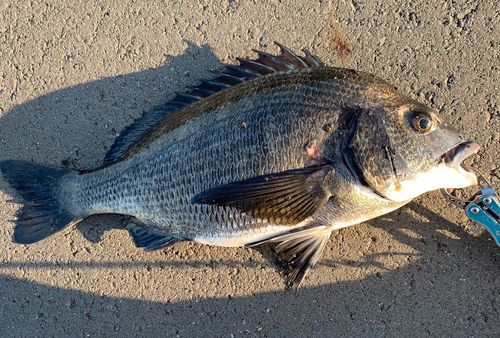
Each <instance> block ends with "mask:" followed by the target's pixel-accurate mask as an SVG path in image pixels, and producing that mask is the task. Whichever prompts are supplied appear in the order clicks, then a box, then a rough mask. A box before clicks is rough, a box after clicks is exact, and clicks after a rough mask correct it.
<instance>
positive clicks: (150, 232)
mask: <svg viewBox="0 0 500 338" xmlns="http://www.w3.org/2000/svg"><path fill="white" fill-rule="evenodd" d="M125 228H126V229H127V230H128V232H129V233H130V236H131V237H132V240H133V241H134V243H135V245H136V246H137V247H138V248H144V250H145V251H155V250H160V249H163V248H166V247H169V246H171V245H174V244H175V243H179V242H183V241H184V240H185V239H182V238H179V237H176V236H175V235H173V234H169V233H165V232H162V231H158V230H154V229H146V228H143V227H140V226H138V225H135V224H133V223H129V224H127V226H126V227H125Z"/></svg>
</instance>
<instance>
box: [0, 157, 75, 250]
mask: <svg viewBox="0 0 500 338" xmlns="http://www.w3.org/2000/svg"><path fill="white" fill-rule="evenodd" d="M0 171H1V172H2V174H3V177H4V179H5V180H6V181H7V182H8V183H9V184H10V185H11V186H12V188H14V189H16V190H17V192H18V193H19V195H21V197H22V198H23V199H24V200H25V201H26V202H25V203H24V206H23V207H22V208H21V209H20V210H19V211H18V212H17V213H16V216H17V220H16V221H15V224H16V227H15V228H14V242H15V243H20V244H31V243H35V242H38V241H40V240H42V239H44V238H47V237H49V236H50V235H52V234H55V233H56V232H59V231H61V230H63V229H65V228H66V227H68V226H70V225H72V224H75V223H77V222H79V221H80V220H81V219H80V218H78V217H76V216H74V215H72V214H71V213H70V212H69V211H67V210H65V208H64V206H63V205H62V203H61V202H60V201H59V200H57V197H56V193H55V192H56V189H58V187H59V181H60V179H61V178H62V177H63V176H64V175H66V174H69V173H71V172H73V170H70V169H61V168H57V167H52V166H47V165H43V164H37V163H31V162H24V161H14V160H8V161H3V162H0Z"/></svg>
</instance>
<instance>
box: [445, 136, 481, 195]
mask: <svg viewBox="0 0 500 338" xmlns="http://www.w3.org/2000/svg"><path fill="white" fill-rule="evenodd" d="M480 148H481V147H480V146H479V144H477V143H475V142H472V141H467V142H463V143H460V144H458V145H456V146H455V147H453V148H451V149H450V150H448V151H447V152H446V153H444V154H443V155H441V161H440V164H443V165H444V166H446V167H448V168H452V169H455V170H456V171H458V173H459V174H460V175H462V176H463V177H464V178H465V179H467V181H468V182H469V183H470V184H471V185H477V177H476V175H475V174H474V173H473V172H470V171H468V170H466V169H465V168H464V167H462V162H463V161H464V160H465V159H466V158H468V157H469V156H471V155H474V154H476V153H477V152H478V151H479V149H480Z"/></svg>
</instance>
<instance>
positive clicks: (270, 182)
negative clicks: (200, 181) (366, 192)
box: [191, 165, 333, 224]
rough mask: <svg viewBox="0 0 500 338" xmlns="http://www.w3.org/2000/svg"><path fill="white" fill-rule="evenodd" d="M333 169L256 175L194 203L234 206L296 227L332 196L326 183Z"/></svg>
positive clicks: (212, 191)
mask: <svg viewBox="0 0 500 338" xmlns="http://www.w3.org/2000/svg"><path fill="white" fill-rule="evenodd" d="M332 170H333V168H332V167H331V166H329V165H324V166H320V167H311V168H304V169H295V170H288V171H284V172H280V173H276V174H270V175H263V176H257V177H253V178H249V179H247V180H244V181H239V182H233V183H229V184H226V185H222V186H219V187H216V188H212V189H208V190H205V191H203V192H201V193H199V194H198V195H196V196H195V197H193V199H192V200H191V203H198V204H211V205H219V206H231V207H234V208H237V209H238V210H240V211H242V212H246V213H249V214H251V215H252V216H254V217H257V218H262V219H267V220H269V221H272V222H275V223H278V224H297V223H300V222H302V221H303V220H305V219H306V218H308V217H309V216H311V215H313V214H314V213H316V211H317V210H318V209H319V208H321V207H322V206H323V204H324V203H325V202H326V201H327V200H328V198H329V197H330V193H329V192H328V191H326V190H325V184H324V183H323V181H324V178H325V177H326V175H328V174H329V173H330V172H331V171H332Z"/></svg>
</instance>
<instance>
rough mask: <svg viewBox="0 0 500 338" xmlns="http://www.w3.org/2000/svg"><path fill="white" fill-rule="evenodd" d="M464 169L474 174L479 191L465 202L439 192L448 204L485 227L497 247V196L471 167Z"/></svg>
mask: <svg viewBox="0 0 500 338" xmlns="http://www.w3.org/2000/svg"><path fill="white" fill-rule="evenodd" d="M464 168H465V169H466V170H468V171H472V172H474V173H475V174H476V176H477V181H478V186H479V188H480V189H481V191H480V192H478V193H476V194H475V195H473V196H472V197H471V198H470V199H469V200H467V201H466V200H462V199H459V198H457V197H455V196H453V195H451V194H450V192H449V191H448V189H441V192H442V193H443V196H444V198H446V200H447V201H448V202H450V203H452V204H453V205H455V206H456V207H458V208H460V209H462V210H464V211H465V214H466V215H467V217H469V218H470V219H471V220H473V221H474V222H476V223H477V224H479V225H482V226H483V227H485V228H486V230H488V232H489V233H490V234H491V235H492V236H493V238H494V239H495V241H496V243H497V245H499V246H500V203H499V198H498V195H497V193H496V192H495V190H494V189H493V187H492V186H491V184H490V183H489V182H488V181H487V180H486V178H484V176H483V175H482V174H481V173H480V172H479V171H477V170H476V169H474V168H472V167H466V166H464Z"/></svg>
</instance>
